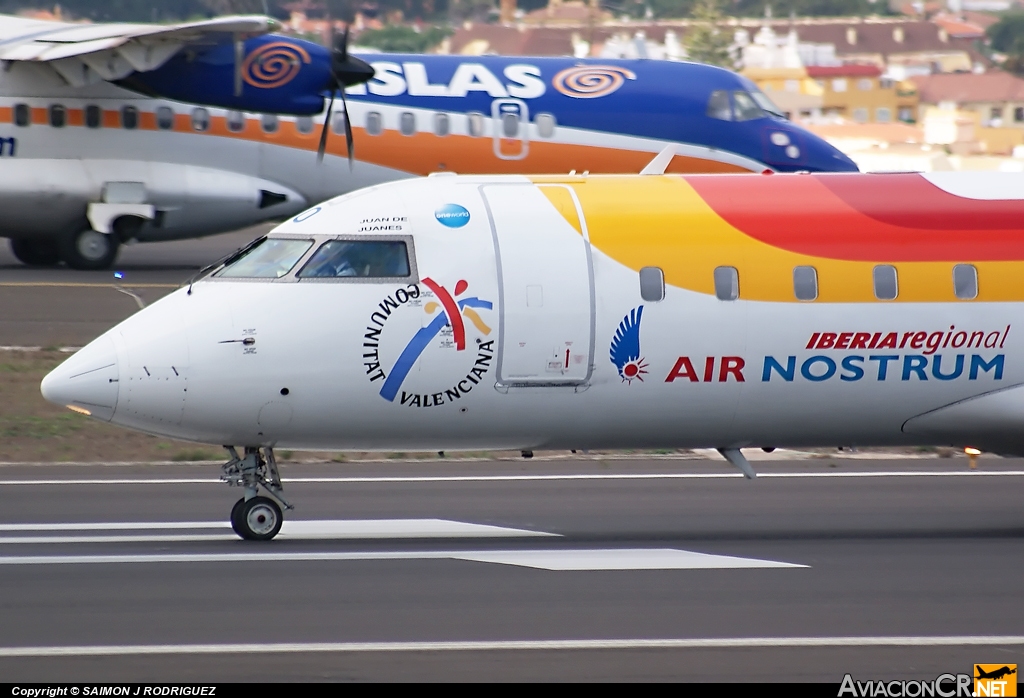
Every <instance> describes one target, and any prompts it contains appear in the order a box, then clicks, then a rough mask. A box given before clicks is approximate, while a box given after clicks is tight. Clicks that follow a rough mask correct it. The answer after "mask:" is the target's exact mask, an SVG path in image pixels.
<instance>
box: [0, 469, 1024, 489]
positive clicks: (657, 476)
mask: <svg viewBox="0 0 1024 698" xmlns="http://www.w3.org/2000/svg"><path fill="white" fill-rule="evenodd" d="M1022 475H1024V470H989V471H978V470H954V471H945V470H934V471H914V470H886V471H858V472H801V473H758V474H757V477H758V478H764V479H771V478H780V479H785V478H878V477H1020V476H1022ZM741 478H743V474H742V473H732V472H722V473H582V474H572V475H422V476H410V477H403V476H395V477H286V478H282V482H284V483H285V484H300V483H332V482H333V483H341V484H359V483H398V484H401V483H414V482H520V481H525V482H529V481H545V480H727V479H732V480H735V479H741ZM222 484H223V483H222V482H221V480H220V479H218V478H212V477H211V478H198V477H197V478H117V479H114V478H110V479H99V478H90V479H79V480H72V479H46V480H0V485H57V486H67V485H71V486H74V485H222Z"/></svg>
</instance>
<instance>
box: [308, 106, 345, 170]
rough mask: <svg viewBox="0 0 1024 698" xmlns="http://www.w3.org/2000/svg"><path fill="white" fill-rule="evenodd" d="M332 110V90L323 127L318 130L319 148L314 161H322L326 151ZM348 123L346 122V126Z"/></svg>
mask: <svg viewBox="0 0 1024 698" xmlns="http://www.w3.org/2000/svg"><path fill="white" fill-rule="evenodd" d="M333 108H334V90H331V101H329V102H328V103H327V116H326V117H324V127H323V129H321V130H320V147H319V148H317V149H316V161H317V162H323V161H324V151H326V150H327V132H328V131H329V130H330V128H331V110H332V109H333ZM347 123H348V122H347V121H346V124H347Z"/></svg>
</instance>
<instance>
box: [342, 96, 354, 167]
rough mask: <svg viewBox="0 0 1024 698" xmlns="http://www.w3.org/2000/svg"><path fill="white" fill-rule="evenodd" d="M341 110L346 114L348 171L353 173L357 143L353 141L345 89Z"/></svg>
mask: <svg viewBox="0 0 1024 698" xmlns="http://www.w3.org/2000/svg"><path fill="white" fill-rule="evenodd" d="M341 109H342V111H343V112H344V114H345V147H346V148H347V149H348V169H349V172H351V171H352V162H353V160H354V159H355V155H356V154H355V143H354V141H353V139H352V122H351V121H349V118H348V101H347V100H346V99H345V88H342V89H341Z"/></svg>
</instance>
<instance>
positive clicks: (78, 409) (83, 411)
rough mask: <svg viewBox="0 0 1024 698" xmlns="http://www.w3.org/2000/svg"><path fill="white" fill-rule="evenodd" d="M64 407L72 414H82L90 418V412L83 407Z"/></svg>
mask: <svg viewBox="0 0 1024 698" xmlns="http://www.w3.org/2000/svg"><path fill="white" fill-rule="evenodd" d="M66 407H67V408H68V409H69V410H71V411H72V412H77V413H78V414H84V415H85V416H86V417H90V416H92V412H90V411H89V410H87V409H85V408H84V407H79V406H78V405H66Z"/></svg>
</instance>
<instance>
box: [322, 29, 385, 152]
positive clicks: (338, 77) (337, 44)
mask: <svg viewBox="0 0 1024 698" xmlns="http://www.w3.org/2000/svg"><path fill="white" fill-rule="evenodd" d="M372 77H373V68H372V67H371V66H370V64H368V63H367V62H366V61H363V60H360V59H358V58H355V57H354V56H350V55H348V27H345V32H344V33H343V34H342V35H341V36H339V37H337V38H336V39H335V41H334V50H333V51H332V52H331V77H330V79H329V80H328V81H327V85H326V86H325V89H327V90H330V91H331V99H330V101H329V102H328V103H327V116H326V118H324V127H323V129H322V130H321V131H320V147H319V148H317V151H316V159H317V162H323V159H324V152H325V151H326V150H327V134H328V132H329V131H330V123H331V112H332V111H333V110H334V95H335V94H336V93H340V94H341V109H342V112H343V113H344V115H345V145H346V146H347V149H348V166H349V168H351V167H352V159H353V151H352V148H353V143H352V124H351V122H350V121H349V118H348V102H346V101H345V88H347V87H351V86H352V85H360V84H362V83H364V82H367V81H368V80H370V78H372Z"/></svg>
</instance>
